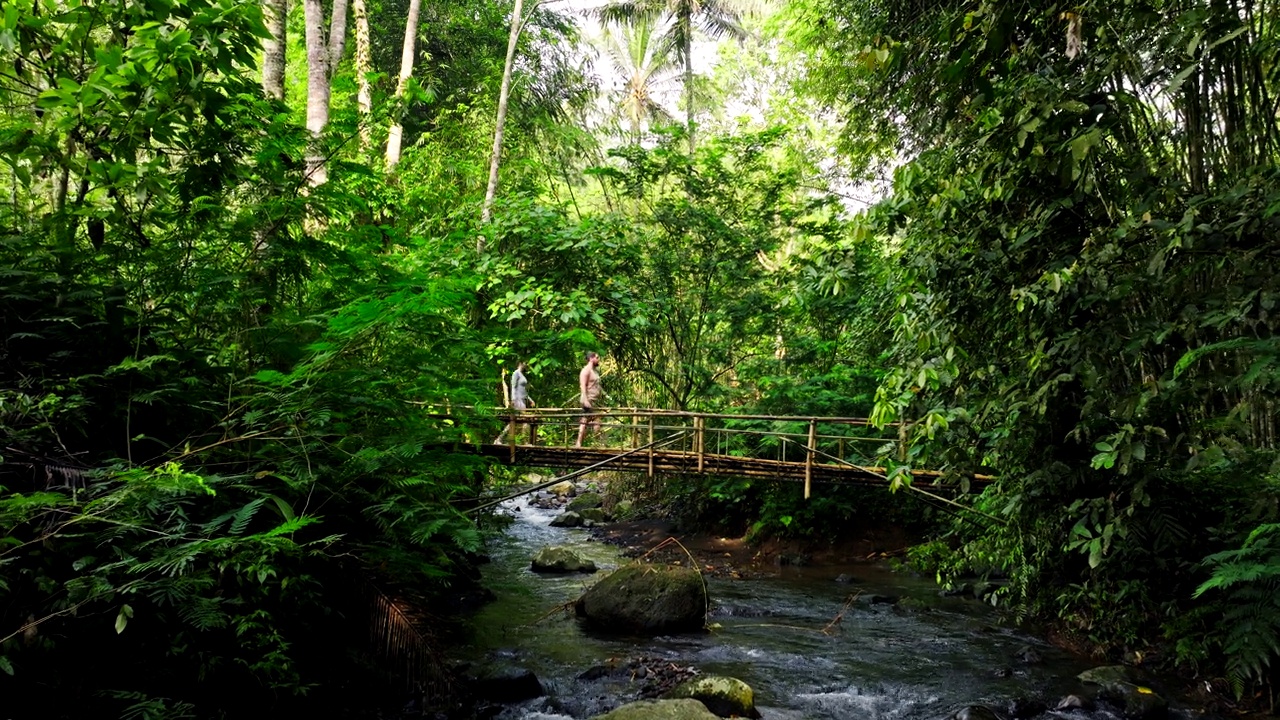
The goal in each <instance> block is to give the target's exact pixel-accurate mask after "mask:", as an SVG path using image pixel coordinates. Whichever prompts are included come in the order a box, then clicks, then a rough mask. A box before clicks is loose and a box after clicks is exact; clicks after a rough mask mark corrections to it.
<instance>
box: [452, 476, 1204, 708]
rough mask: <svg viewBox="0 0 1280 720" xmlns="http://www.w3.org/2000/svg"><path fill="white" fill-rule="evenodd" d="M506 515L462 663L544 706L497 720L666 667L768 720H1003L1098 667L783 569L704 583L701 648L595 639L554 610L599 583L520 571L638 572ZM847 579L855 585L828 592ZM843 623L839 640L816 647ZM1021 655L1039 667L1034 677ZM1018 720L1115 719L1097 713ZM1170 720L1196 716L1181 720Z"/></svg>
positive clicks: (941, 606) (872, 579) (994, 624)
mask: <svg viewBox="0 0 1280 720" xmlns="http://www.w3.org/2000/svg"><path fill="white" fill-rule="evenodd" d="M503 512H505V513H507V514H510V515H512V516H513V517H514V522H513V523H512V525H511V526H510V527H509V528H508V529H507V530H506V532H505V533H504V534H503V535H501V536H500V537H498V538H496V539H495V540H494V541H493V542H492V544H491V547H490V548H489V551H490V556H491V558H492V562H491V563H490V564H488V565H486V566H485V567H484V582H485V585H486V586H488V587H489V588H490V589H491V590H492V591H493V592H494V594H495V595H496V600H495V601H493V602H491V603H489V604H488V605H486V606H485V607H483V608H481V609H480V610H478V611H477V612H476V614H475V615H474V617H473V618H472V619H471V623H470V625H471V628H470V632H471V638H470V644H469V645H468V646H467V647H466V648H463V650H462V653H463V657H462V659H463V660H465V661H470V662H472V663H474V664H475V665H484V664H486V663H488V664H493V663H502V664H504V665H506V666H510V667H518V668H524V669H528V670H531V671H532V672H533V673H535V674H536V675H537V677H538V679H539V680H540V681H541V683H542V686H543V688H544V689H545V691H546V695H545V696H544V697H541V698H537V699H533V700H526V701H523V702H521V703H519V704H515V705H509V706H505V707H503V708H502V709H501V710H500V711H499V710H498V709H497V708H491V712H495V713H497V715H496V717H498V718H501V719H502V720H514V719H516V718H530V719H540V720H553V719H558V720H564V719H567V718H573V719H575V720H581V719H582V718H589V717H592V716H594V715H597V714H600V713H603V712H607V711H608V710H611V709H613V708H615V707H617V706H618V705H621V704H623V703H626V702H630V701H632V700H635V699H637V697H638V692H639V686H640V684H641V683H638V682H634V681H632V679H631V678H625V677H624V678H622V679H621V680H619V679H618V678H617V677H616V676H615V677H614V678H612V680H610V679H609V678H595V679H580V677H579V676H584V678H591V677H592V676H593V673H589V672H587V671H589V670H590V669H592V668H595V667H598V666H600V665H602V664H606V663H608V662H609V661H610V660H611V659H612V660H614V661H618V662H622V663H625V662H626V661H627V660H628V659H632V658H636V657H647V658H662V659H664V660H669V661H670V662H673V663H677V664H688V665H692V666H694V667H696V668H697V669H698V670H699V671H700V672H701V673H703V674H718V675H730V676H733V677H736V678H739V679H741V680H743V681H745V682H746V683H747V684H749V685H750V686H751V687H752V688H753V689H754V690H755V699H756V706H757V708H758V709H759V710H760V712H761V713H762V715H763V717H764V718H765V719H766V720H775V719H777V720H783V719H787V720H790V719H793V718H794V719H796V720H799V719H801V718H805V719H809V718H812V719H815V720H817V719H825V718H870V719H872V720H877V719H881V718H885V719H889V718H893V719H898V718H901V719H902V720H915V719H917V718H920V719H927V720H943V719H944V718H947V717H948V716H950V715H951V714H952V713H954V712H955V711H957V710H959V709H960V708H962V707H965V706H967V705H974V704H981V705H988V706H990V707H991V708H993V709H995V710H996V711H997V712H998V713H999V714H1000V715H1001V716H1003V717H1009V716H1010V714H1011V711H1010V709H1011V707H1012V706H1013V703H1014V701H1016V700H1019V699H1022V700H1033V701H1034V700H1039V701H1040V702H1043V703H1047V704H1048V706H1049V707H1053V706H1054V705H1056V703H1057V701H1058V700H1059V699H1061V698H1062V697H1064V696H1066V695H1068V694H1072V693H1079V692H1080V691H1081V690H1082V689H1083V688H1082V686H1081V683H1080V682H1079V681H1078V680H1076V677H1075V676H1076V675H1077V674H1078V673H1080V672H1081V671H1083V670H1085V669H1087V668H1089V667H1093V666H1094V665H1096V664H1097V663H1091V662H1089V661H1087V660H1085V659H1081V658H1078V657H1075V656H1072V655H1070V654H1068V653H1066V652H1064V651H1062V650H1060V649H1058V648H1056V647H1054V646H1052V645H1050V644H1048V643H1047V642H1045V641H1044V640H1043V639H1041V638H1037V637H1035V636H1033V635H1031V634H1029V633H1027V632H1026V631H1023V630H1020V629H1018V628H1016V627H1011V626H1009V625H1006V624H1003V623H1002V622H1001V621H1000V619H999V618H998V617H997V616H996V613H995V612H994V611H993V610H992V609H991V608H990V607H988V606H986V605H983V604H981V603H979V602H977V601H975V600H972V599H969V600H965V599H960V598H950V597H942V596H940V594H939V592H938V588H937V586H936V585H935V584H934V583H933V582H931V581H930V580H928V579H921V578H916V577H912V576H910V575H907V574H902V573H893V572H890V571H888V570H887V569H884V568H881V567H878V566H875V565H865V564H860V565H856V566H849V567H829V566H828V567H816V568H807V567H782V568H779V570H780V574H779V576H777V577H773V578H766V579H750V580H732V579H719V578H708V588H709V592H710V596H711V601H712V610H711V615H710V619H709V623H710V624H711V625H712V627H713V629H712V630H711V631H710V632H707V633H702V634H689V635H680V636H674V637H658V638H633V637H621V638H620V637H610V636H603V635H599V634H595V633H592V632H590V631H588V630H587V629H585V628H584V627H583V626H582V625H581V624H580V623H579V621H578V620H577V619H576V618H574V617H573V616H572V614H571V612H566V611H564V610H562V609H558V607H559V606H562V605H563V604H565V603H566V602H569V601H572V600H574V599H575V598H577V597H578V596H579V595H581V594H582V592H583V590H584V589H585V588H586V587H587V586H589V585H590V584H592V583H594V582H595V580H596V579H597V577H598V575H582V574H570V575H540V574H537V573H534V572H532V571H531V570H530V569H529V560H530V558H531V557H532V555H533V554H534V553H535V552H536V551H537V550H538V549H539V548H540V547H542V546H544V545H563V546H567V547H571V548H573V549H575V550H577V551H578V552H580V553H581V554H583V555H584V556H585V557H588V558H590V559H591V560H593V561H594V562H595V564H596V565H597V566H598V567H599V568H600V572H601V573H603V572H607V571H609V570H612V569H614V568H616V567H618V566H619V565H620V564H626V563H628V562H631V560H629V559H627V558H623V557H621V556H620V555H619V548H617V547H615V546H612V545H608V544H605V543H601V542H596V541H593V540H592V539H591V537H590V535H589V532H588V531H586V530H582V529H566V528H556V527H550V526H549V525H548V523H549V522H550V520H551V519H552V518H553V517H555V515H557V514H558V511H550V510H541V509H538V508H534V507H531V506H529V504H528V499H527V498H522V499H518V500H514V501H509V502H508V503H507V504H506V505H505V506H504V507H503ZM842 573H845V574H848V575H851V576H852V577H853V578H855V582H853V583H849V584H845V583H841V582H835V581H834V578H835V577H836V576H838V575H840V574H842ZM856 592H860V593H861V595H862V599H864V600H865V599H866V598H869V597H870V596H871V595H882V596H895V597H897V598H901V601H900V602H899V603H898V604H896V605H895V604H888V603H884V604H871V603H869V602H854V603H853V604H852V605H849V606H848V607H847V609H846V604H847V601H848V599H849V597H850V595H851V594H853V593H856ZM842 610H844V611H845V612H844V614H843V617H842V618H841V621H840V623H839V625H838V627H837V628H836V629H835V630H834V631H833V632H831V633H830V634H824V633H823V632H822V630H823V629H824V628H826V627H827V626H828V624H829V623H831V622H832V620H833V619H834V618H835V617H836V616H837V615H838V614H840V613H841V611H842ZM1028 649H1029V650H1028ZM1027 655H1031V656H1033V657H1031V658H1030V660H1031V662H1028V661H1027V660H1026V659H1024V658H1026V656H1027ZM584 673H585V675H584ZM1157 690H1158V691H1159V690H1160V688H1159V687H1158V686H1157ZM1166 697H1168V695H1166ZM1020 715H1022V716H1024V717H1026V716H1034V717H1038V718H1040V720H1050V719H1052V718H1062V719H1064V720H1067V719H1069V720H1117V718H1118V716H1117V715H1115V714H1113V713H1111V712H1110V711H1108V710H1105V709H1098V710H1093V711H1090V712H1088V713H1085V712H1082V711H1079V710H1074V711H1054V710H1045V711H1041V712H1039V713H1026V712H1023V713H1020ZM1170 717H1171V718H1177V719H1185V718H1188V717H1192V713H1190V712H1187V711H1183V710H1176V709H1175V710H1171V712H1170Z"/></svg>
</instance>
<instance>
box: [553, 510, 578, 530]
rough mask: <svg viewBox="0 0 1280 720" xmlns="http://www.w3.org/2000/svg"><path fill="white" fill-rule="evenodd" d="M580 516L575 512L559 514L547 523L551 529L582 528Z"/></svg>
mask: <svg viewBox="0 0 1280 720" xmlns="http://www.w3.org/2000/svg"><path fill="white" fill-rule="evenodd" d="M582 522H583V520H582V516H581V515H579V514H578V513H576V512H567V513H560V514H559V515H557V516H556V517H554V518H552V519H551V522H550V523H548V524H549V525H550V526H551V527H582Z"/></svg>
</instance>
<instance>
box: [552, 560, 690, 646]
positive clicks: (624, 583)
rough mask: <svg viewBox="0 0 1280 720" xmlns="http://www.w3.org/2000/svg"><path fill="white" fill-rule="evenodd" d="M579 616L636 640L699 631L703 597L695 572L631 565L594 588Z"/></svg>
mask: <svg viewBox="0 0 1280 720" xmlns="http://www.w3.org/2000/svg"><path fill="white" fill-rule="evenodd" d="M577 609H578V614H579V615H581V616H583V617H585V618H586V619H587V620H588V621H589V622H590V623H592V624H593V625H595V626H596V627H598V628H599V629H601V630H606V631H609V632H617V633H631V634H637V635H661V634H663V633H671V632H683V631H691V630H700V629H702V627H703V625H704V624H705V622H706V616H707V592H706V587H705V585H704V584H703V582H702V575H700V574H699V573H698V571H696V570H693V569H690V568H684V567H667V566H662V565H644V564H639V563H637V564H634V565H628V566H626V567H623V568H619V569H618V570H615V571H614V572H612V573H610V574H609V575H607V576H605V578H604V579H602V580H601V581H600V582H598V583H596V584H595V585H593V586H592V587H591V588H590V589H588V590H587V592H586V593H584V594H583V595H582V597H581V598H580V599H579V600H578V604H577Z"/></svg>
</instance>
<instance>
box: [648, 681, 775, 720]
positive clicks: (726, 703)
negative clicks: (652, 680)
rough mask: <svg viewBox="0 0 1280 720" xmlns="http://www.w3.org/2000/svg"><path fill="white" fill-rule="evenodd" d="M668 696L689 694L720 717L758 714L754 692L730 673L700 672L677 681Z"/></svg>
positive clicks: (688, 695) (677, 696)
mask: <svg viewBox="0 0 1280 720" xmlns="http://www.w3.org/2000/svg"><path fill="white" fill-rule="evenodd" d="M667 697H668V698H692V699H694V700H697V701H699V702H701V703H702V704H703V705H706V706H707V709H708V710H710V711H711V712H713V713H715V714H716V715H719V716H720V717H726V718H727V717H748V718H758V717H760V712H759V711H758V710H756V703H755V692H754V691H753V690H752V689H751V686H750V685H748V684H746V683H744V682H742V681H741V680H739V679H737V678H733V677H725V676H723V675H704V676H702V677H698V678H694V679H692V680H688V681H686V682H683V683H681V684H680V685H678V686H677V687H676V688H675V689H673V690H672V691H671V692H669V693H667Z"/></svg>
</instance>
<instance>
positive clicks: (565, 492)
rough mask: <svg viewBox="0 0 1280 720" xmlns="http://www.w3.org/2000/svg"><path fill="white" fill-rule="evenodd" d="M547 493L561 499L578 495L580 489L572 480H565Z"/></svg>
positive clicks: (548, 489)
mask: <svg viewBox="0 0 1280 720" xmlns="http://www.w3.org/2000/svg"><path fill="white" fill-rule="evenodd" d="M547 492H549V493H551V494H552V495H558V496H560V497H573V496H574V495H577V494H578V487H577V486H576V485H574V484H573V481H572V480H564V481H562V482H558V483H556V484H555V485H552V486H551V487H549V488H547Z"/></svg>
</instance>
